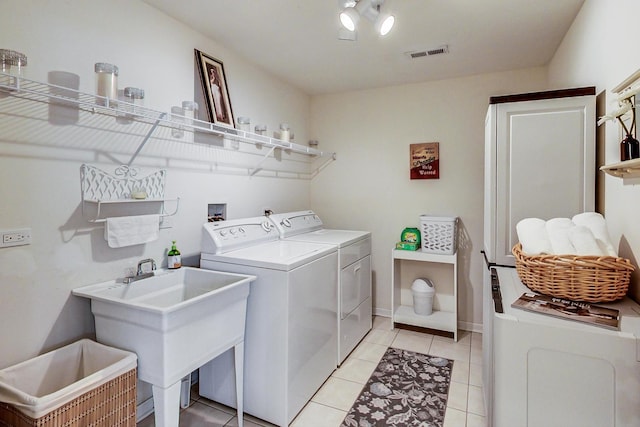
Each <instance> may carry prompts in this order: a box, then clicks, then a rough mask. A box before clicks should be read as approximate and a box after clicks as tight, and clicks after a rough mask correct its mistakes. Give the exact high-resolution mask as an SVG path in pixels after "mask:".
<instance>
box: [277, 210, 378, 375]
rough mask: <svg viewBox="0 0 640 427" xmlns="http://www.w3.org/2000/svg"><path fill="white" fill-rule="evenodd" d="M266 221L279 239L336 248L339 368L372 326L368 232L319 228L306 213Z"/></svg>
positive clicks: (317, 221)
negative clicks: (273, 227) (274, 228)
mask: <svg viewBox="0 0 640 427" xmlns="http://www.w3.org/2000/svg"><path fill="white" fill-rule="evenodd" d="M269 219H270V220H271V221H272V222H273V223H274V224H275V226H276V228H277V229H278V232H279V233H280V237H281V238H282V239H285V240H289V241H300V242H313V243H321V244H329V245H334V246H336V247H337V248H338V267H337V271H338V272H339V274H338V290H337V295H338V301H337V315H338V337H339V339H338V345H337V349H336V356H337V365H340V364H341V363H342V362H343V361H344V360H345V359H346V357H347V356H348V355H349V353H351V352H352V351H353V349H354V348H355V347H356V345H358V343H359V342H360V341H361V340H362V338H364V336H365V335H366V334H367V332H369V331H370V330H371V326H372V301H371V233H370V232H368V231H356V230H334V229H327V228H323V224H322V220H321V219H320V217H318V215H316V214H315V213H314V212H313V211H310V210H308V211H300V212H289V213H283V214H272V215H270V216H269Z"/></svg>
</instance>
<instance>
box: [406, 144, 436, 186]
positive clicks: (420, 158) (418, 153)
mask: <svg viewBox="0 0 640 427" xmlns="http://www.w3.org/2000/svg"><path fill="white" fill-rule="evenodd" d="M409 169H410V174H409V175H410V178H411V179H440V143H438V142H423V143H420V144H410V145H409Z"/></svg>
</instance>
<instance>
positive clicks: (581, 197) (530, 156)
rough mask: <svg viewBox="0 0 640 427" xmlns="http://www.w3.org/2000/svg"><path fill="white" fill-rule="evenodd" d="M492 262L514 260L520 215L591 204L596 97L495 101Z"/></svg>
mask: <svg viewBox="0 0 640 427" xmlns="http://www.w3.org/2000/svg"><path fill="white" fill-rule="evenodd" d="M496 138H497V141H496V142H497V143H496V160H497V165H496V166H497V167H496V180H497V183H496V188H497V194H496V205H495V211H496V262H498V263H501V264H508V265H513V264H514V260H513V255H512V254H511V248H512V247H513V245H515V244H516V243H517V242H518V236H517V233H516V224H517V223H518V222H519V221H520V220H521V219H523V218H528V217H538V218H542V219H545V220H546V219H550V218H555V217H569V218H571V217H572V216H573V215H575V214H577V213H580V212H584V211H592V210H593V209H594V199H595V97H594V96H579V97H572V98H558V99H549V100H542V101H528V102H516V103H505V104H498V105H497V108H496Z"/></svg>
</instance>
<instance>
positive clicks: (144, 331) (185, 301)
mask: <svg viewBox="0 0 640 427" xmlns="http://www.w3.org/2000/svg"><path fill="white" fill-rule="evenodd" d="M253 280H255V276H249V275H243V274H233V273H223V272H218V271H212V270H203V269H199V268H191V267H182V268H180V269H178V270H157V271H156V274H155V275H154V276H153V277H149V278H146V279H141V280H138V281H135V282H132V283H129V284H125V283H123V282H122V281H121V280H120V281H116V280H112V281H108V282H104V283H98V284H95V285H89V286H84V287H82V288H77V289H74V290H73V294H74V295H77V296H81V297H85V298H90V299H91V311H92V313H93V315H94V317H95V325H96V338H97V340H98V341H99V342H101V343H104V344H107V345H112V346H114V347H118V348H122V349H125V350H130V351H133V352H135V353H136V354H137V355H138V377H139V379H140V380H142V381H145V382H148V383H151V384H152V385H153V386H154V389H153V391H154V404H155V407H156V426H158V425H173V424H174V422H173V420H171V421H167V422H165V421H160V423H159V420H158V415H159V414H158V409H159V408H160V407H162V405H163V403H162V402H160V401H158V398H159V397H161V395H164V396H162V399H163V400H164V401H165V402H164V403H165V404H168V405H173V403H172V399H173V395H174V394H176V389H177V395H176V396H178V400H179V391H180V390H179V386H180V380H181V379H182V377H184V376H186V375H188V374H189V373H191V372H192V371H194V370H196V369H198V368H199V367H200V366H202V365H204V364H205V363H206V362H208V361H210V360H212V359H213V358H215V357H216V356H218V355H219V354H221V353H223V352H224V351H226V350H228V349H229V348H231V347H235V346H237V345H238V344H241V343H243V341H244V326H245V317H246V308H247V297H248V296H249V284H250V282H252V281H253ZM169 388H171V391H170V394H171V397H170V398H169V397H168V396H167V394H168V393H169V392H168V389H169ZM178 400H176V402H175V408H176V414H177V409H178V407H179V402H178ZM173 416H174V415H173V411H171V417H173ZM175 421H176V423H177V415H176V420H175ZM175 425H177V424H175Z"/></svg>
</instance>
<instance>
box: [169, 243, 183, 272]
mask: <svg viewBox="0 0 640 427" xmlns="http://www.w3.org/2000/svg"><path fill="white" fill-rule="evenodd" d="M171 243H172V244H171V249H169V252H167V266H168V267H169V268H170V269H176V268H180V267H182V258H181V256H180V251H179V250H178V248H176V241H175V240H172V241H171Z"/></svg>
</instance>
